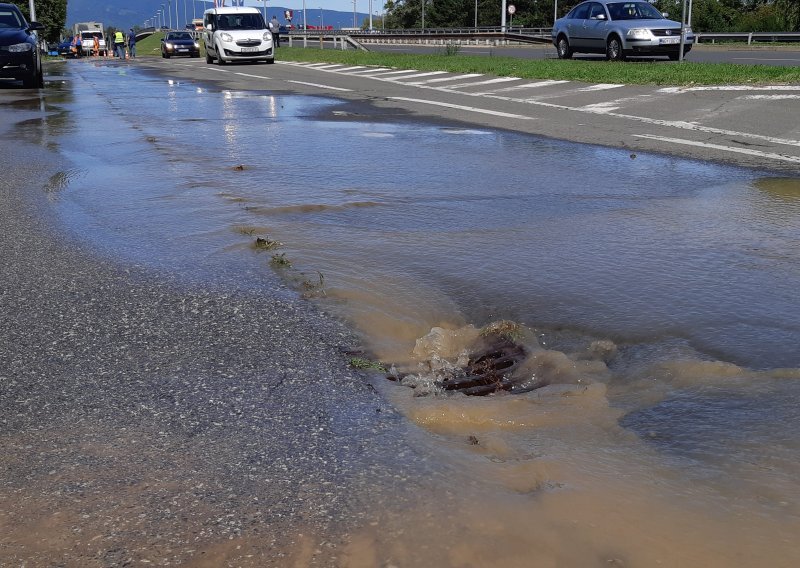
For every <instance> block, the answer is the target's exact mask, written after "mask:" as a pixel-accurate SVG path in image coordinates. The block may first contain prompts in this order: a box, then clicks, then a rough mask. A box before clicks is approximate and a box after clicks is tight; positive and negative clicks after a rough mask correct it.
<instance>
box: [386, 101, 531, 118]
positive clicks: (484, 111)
mask: <svg viewBox="0 0 800 568" xmlns="http://www.w3.org/2000/svg"><path fill="white" fill-rule="evenodd" d="M389 98H390V99H392V100H395V101H406V102H410V103H421V104H424V105H434V106H441V107H447V108H454V109H458V110H466V111H469V112H479V113H481V114H491V115H492V116H502V117H505V118H519V119H522V120H532V119H533V117H530V116H524V115H521V114H511V113H509V112H500V111H497V110H489V109H485V108H476V107H471V106H464V105H454V104H450V103H441V102H439V101H428V100H425V99H409V98H406V97H389Z"/></svg>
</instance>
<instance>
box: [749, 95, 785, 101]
mask: <svg viewBox="0 0 800 568" xmlns="http://www.w3.org/2000/svg"><path fill="white" fill-rule="evenodd" d="M737 98H738V99H745V100H767V101H783V100H787V99H800V95H744V96H741V97H737Z"/></svg>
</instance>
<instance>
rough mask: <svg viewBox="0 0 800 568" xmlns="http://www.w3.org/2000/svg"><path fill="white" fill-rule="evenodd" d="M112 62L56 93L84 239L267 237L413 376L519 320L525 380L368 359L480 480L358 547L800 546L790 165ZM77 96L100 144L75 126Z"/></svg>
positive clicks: (554, 561) (138, 243)
mask: <svg viewBox="0 0 800 568" xmlns="http://www.w3.org/2000/svg"><path fill="white" fill-rule="evenodd" d="M115 73H116V71H115V70H113V69H112V68H102V67H97V68H89V67H87V68H86V69H84V70H82V71H81V72H80V77H78V78H75V79H73V87H72V88H75V89H83V88H91V89H93V90H94V91H95V92H96V93H97V94H98V95H99V96H97V97H89V98H82V99H80V100H74V101H72V102H71V103H68V104H66V107H67V108H68V110H69V114H70V116H71V120H72V124H74V125H75V131H74V132H72V133H67V135H66V136H62V137H61V138H60V144H61V145H62V146H61V147H62V148H63V149H64V150H63V152H64V154H65V155H67V157H69V158H70V159H71V160H72V161H73V162H74V164H75V168H76V169H75V171H76V172H77V171H80V172H81V175H80V176H77V175H76V176H66V174H65V176H64V177H62V178H59V179H58V180H55V181H54V182H53V185H54V187H57V189H58V192H59V196H60V199H59V200H58V202H57V204H56V207H57V212H58V214H59V215H60V217H61V219H62V221H63V223H64V224H65V225H66V226H67V227H68V228H69V229H70V230H71V231H74V232H75V233H76V234H79V235H81V237H82V238H84V239H87V240H89V241H91V242H92V243H93V244H94V246H95V247H97V248H98V249H100V250H103V251H105V252H106V253H108V254H109V255H111V256H114V257H122V258H123V259H126V260H130V261H134V262H137V263H145V264H149V265H151V266H153V267H155V268H159V269H165V270H169V271H171V272H176V273H180V274H182V275H183V277H185V278H187V279H200V280H204V281H211V282H225V281H231V282H234V281H235V282H236V283H237V285H240V286H241V285H244V286H246V285H247V282H248V281H249V279H259V278H270V277H272V278H276V279H277V278H278V277H276V276H274V271H273V270H272V269H271V268H270V266H269V264H270V259H271V258H274V256H275V255H277V256H278V257H279V258H283V259H285V260H286V261H287V262H288V263H290V264H291V267H292V268H291V269H286V271H285V272H283V273H282V274H285V278H287V279H289V280H290V281H292V279H294V280H295V281H296V283H297V284H298V286H297V288H298V293H303V290H302V287H301V286H300V283H301V282H303V281H306V282H309V285H312V286H314V287H315V292H320V291H323V290H324V294H322V293H314V294H309V297H314V298H316V301H319V302H320V304H321V305H322V306H323V308H324V309H326V310H329V311H331V312H332V313H334V314H336V315H339V316H341V317H344V318H346V319H347V320H348V321H350V322H351V323H352V325H353V326H354V327H355V328H356V329H358V330H359V331H360V333H361V334H362V335H363V337H364V347H365V348H366V350H367V351H368V353H369V354H370V356H371V357H372V358H374V359H378V360H380V361H383V362H386V363H388V364H394V365H395V366H396V368H397V369H400V370H401V372H402V373H405V374H406V375H412V374H413V375H414V376H416V377H417V378H418V379H420V381H419V382H418V384H417V385H414V386H415V387H419V386H420V384H422V382H424V376H423V375H424V374H425V372H427V373H431V372H437V371H438V370H441V369H447V368H448V366H450V367H452V366H454V365H458V364H459V361H460V360H461V361H462V362H463V361H465V358H466V361H467V362H468V359H469V357H470V356H472V355H474V354H475V353H476V352H478V351H479V350H474V351H473V352H470V351H469V349H470V347H469V346H470V345H473V343H474V340H475V338H476V335H477V333H478V332H477V330H479V329H480V328H481V327H482V326H485V325H487V324H490V323H491V322H497V321H501V320H507V321H511V322H515V325H519V326H520V329H523V330H524V333H525V338H524V341H523V342H522V345H524V355H522V356H519V357H517V358H516V359H515V363H514V364H515V367H514V371H513V372H514V374H515V376H518V377H520V380H523V381H529V383H528V384H529V386H535V387H536V388H535V390H528V389H520V390H521V391H525V390H528V392H522V393H521V394H518V395H509V394H505V393H503V392H498V393H496V394H494V395H492V396H488V397H480V398H478V397H466V396H463V395H462V394H459V393H455V394H453V393H449V394H448V393H441V392H437V391H436V389H427V391H428V392H427V393H426V394H427V395H428V396H415V394H417V395H418V394H420V392H421V391H418V390H417V388H406V387H404V386H402V385H400V384H397V383H391V382H389V381H385V380H383V377H382V375H381V374H380V373H378V374H377V375H378V377H379V379H380V380H377V381H376V386H377V388H379V389H380V390H381V392H382V393H383V395H384V396H386V397H387V398H389V399H391V400H392V401H393V403H394V404H395V406H396V407H397V408H399V409H401V410H402V411H403V413H404V414H405V415H406V416H407V417H408V418H409V419H410V420H411V421H412V422H414V423H415V424H417V425H419V427H420V428H421V429H422V431H424V432H427V433H428V434H429V435H430V436H431V439H432V440H435V445H436V447H437V451H438V452H439V454H438V457H439V458H440V459H442V460H443V461H444V462H446V463H448V464H450V465H449V466H450V467H453V468H457V469H459V470H461V471H466V472H469V473H470V474H472V478H473V479H475V484H474V485H472V486H469V487H459V488H456V489H453V492H454V493H455V494H458V495H460V497H462V499H459V500H458V503H456V504H453V508H450V507H443V508H442V510H443V511H447V515H445V514H444V513H439V512H437V511H436V510H426V509H425V508H424V507H422V508H421V509H420V510H419V511H407V512H406V515H405V516H404V517H403V518H386V519H384V520H385V524H383V525H382V526H381V529H380V530H378V529H376V528H370V527H365V528H364V530H363V531H362V532H360V533H359V534H355V535H351V536H352V542H351V549H350V550H349V554H350V555H351V557H352V558H354V559H359V558H360V559H374V558H380V559H381V560H384V559H397V560H398V561H403V560H405V561H407V562H410V563H411V564H409V565H412V564H414V563H416V565H424V564H428V565H432V564H433V563H440V564H439V565H443V566H444V565H452V566H461V565H468V564H469V565H479V566H483V565H485V566H489V565H504V566H527V565H529V564H526V562H528V560H525V561H524V562H523V561H521V560H520V559H521V558H524V559H529V558H530V555H531V554H532V552H531V551H535V554H537V557H539V556H540V557H541V558H542V559H543V565H573V566H581V565H593V564H601V563H602V564H603V565H618V566H652V565H656V564H665V565H703V566H720V567H721V566H726V567H727V566H751V565H756V564H761V565H771V566H790V565H796V564H797V563H798V562H800V553H798V551H797V549H796V547H793V546H792V545H791V544H787V543H791V542H793V539H794V535H796V534H797V532H798V530H800V510H798V503H800V492H799V491H798V487H797V485H796V483H792V482H791V481H790V480H795V479H797V476H798V475H800V470H798V466H797V464H798V463H800V447H798V446H797V444H795V443H793V442H791V443H784V441H785V440H786V432H794V431H796V430H797V428H798V427H800V416H798V414H797V413H796V412H793V411H792V410H791V409H792V408H794V407H795V406H797V404H798V402H800V381H798V380H797V379H798V378H800V376H798V370H797V369H798V367H800V359H798V357H799V355H798V349H797V345H798V344H800V324H798V322H799V321H800V317H798V316H800V305H799V304H798V300H797V290H798V287H800V273H798V266H800V200H798V199H796V197H797V187H798V185H797V180H794V179H786V178H782V179H777V178H774V177H771V176H769V175H768V174H766V173H763V172H753V171H749V170H741V169H737V168H732V167H728V166H719V165H714V164H708V163H701V162H693V161H688V160H680V159H676V158H668V157H660V156H652V155H647V154H637V156H636V159H635V160H632V159H631V156H630V154H629V152H625V151H621V150H613V149H607V148H598V147H591V146H580V145H575V144H569V143H565V142H559V141H554V140H546V139H541V138H536V137H531V136H522V135H515V134H510V133H503V132H496V131H489V130H482V129H475V128H462V127H457V126H452V125H445V126H442V125H435V124H426V123H415V122H396V123H391V122H387V121H382V122H380V123H377V122H375V123H373V122H368V121H365V120H361V119H356V118H353V114H352V113H353V111H352V110H346V111H342V112H344V113H347V116H349V118H350V120H347V121H344V120H341V116H339V119H338V120H325V119H324V118H320V117H325V116H331V113H336V112H338V111H339V110H340V107H341V108H342V109H352V105H340V104H339V103H337V102H336V101H334V100H328V99H322V98H305V97H293V96H283V95H281V96H276V95H272V94H270V93H269V92H232V91H224V90H223V91H216V90H214V89H209V88H206V87H204V86H201V85H197V84H193V83H192V82H191V81H180V82H175V81H172V82H169V81H165V80H163V79H160V78H158V77H152V76H147V75H144V74H142V73H141V72H139V71H137V70H136V69H134V68H131V69H128V70H127V75H128V77H122V78H120V77H119V76H117V75H115ZM131 77H133V78H135V79H136V80H135V81H131V80H129V79H130V78H131ZM75 83H77V85H76V84H75ZM109 109H110V110H111V112H110V113H109V112H108V111H109ZM366 115H367V116H368V115H369V113H366ZM87 117H93V118H94V119H95V122H94V124H95V125H96V126H97V128H98V129H99V130H100V131H102V132H104V133H105V134H104V136H103V138H102V140H101V142H100V143H99V144H93V145H89V146H85V145H78V144H67V141H70V140H71V141H73V142H74V138H75V137H76V136H77V135H78V132H79V130H78V127H77V125H79V124H83V123H84V121H85V120H86V118H87ZM97 117H99V118H97ZM240 165H243V166H244V167H243V168H241V169H238V168H237V166H240ZM258 239H262V240H263V241H264V242H266V241H267V240H269V241H270V242H276V243H279V244H278V245H276V246H275V247H274V249H273V248H270V249H269V251H268V252H266V251H264V250H260V249H261V248H264V247H260V246H259V245H258V242H259V241H258ZM280 270H284V269H283V268H281V269H280ZM283 277H284V276H281V277H280V278H283ZM515 357H516V356H515ZM436 365H439V367H438V369H436V368H434V367H435V366H436ZM421 369H422V370H421ZM423 371H424V372H423ZM473 371H474V368H473ZM720 385H722V386H720ZM723 387H724V388H723ZM715 388H719V389H721V390H720V392H719V393H717V392H714V391H713V389H715ZM709 389H711V390H709ZM454 390H458V389H454ZM501 390H503V389H501ZM750 432H753V433H754V435H753V437H752V438H750V437H749V433H750ZM706 444H708V448H710V451H706ZM735 448H740V449H741V448H743V449H741V451H739V450H738V449H735ZM765 448H769V452H770V453H769V456H767V455H766V450H765ZM731 449H733V450H731ZM729 450H731V451H729ZM751 462H752V463H751ZM753 463H754V464H756V465H752V464H753ZM748 464H750V465H748ZM761 465H763V466H764V467H760V466H761ZM775 480H777V482H775ZM768 488H772V489H768ZM444 493H445V494H450V493H448V492H444ZM443 498H444V497H443ZM433 509H435V508H433ZM453 519H455V520H453ZM431 527H437V530H435V531H434V530H430V529H431ZM401 535H402V538H401ZM443 535H445V536H447V537H448V538H450V539H451V540H449V544H448V545H447V546H440V545H441V542H442V537H443ZM410 542H411V543H416V544H417V545H418V546H412V545H410V544H409V543H410ZM490 550H491V552H489V551H490ZM387 561H388V560H387ZM434 561H435V562H434ZM401 564H402V562H401Z"/></svg>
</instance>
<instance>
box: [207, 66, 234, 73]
mask: <svg viewBox="0 0 800 568" xmlns="http://www.w3.org/2000/svg"><path fill="white" fill-rule="evenodd" d="M206 69H208V70H209V71H216V72H217V73H229V71H227V70H225V69H219V68H218V67H206Z"/></svg>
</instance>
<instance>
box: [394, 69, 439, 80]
mask: <svg viewBox="0 0 800 568" xmlns="http://www.w3.org/2000/svg"><path fill="white" fill-rule="evenodd" d="M445 73H447V71H428V72H427V73H417V74H415V75H406V76H404V77H398V78H397V79H398V80H399V79H403V80H405V79H417V78H419V77H430V76H432V75H444V74H445Z"/></svg>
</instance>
